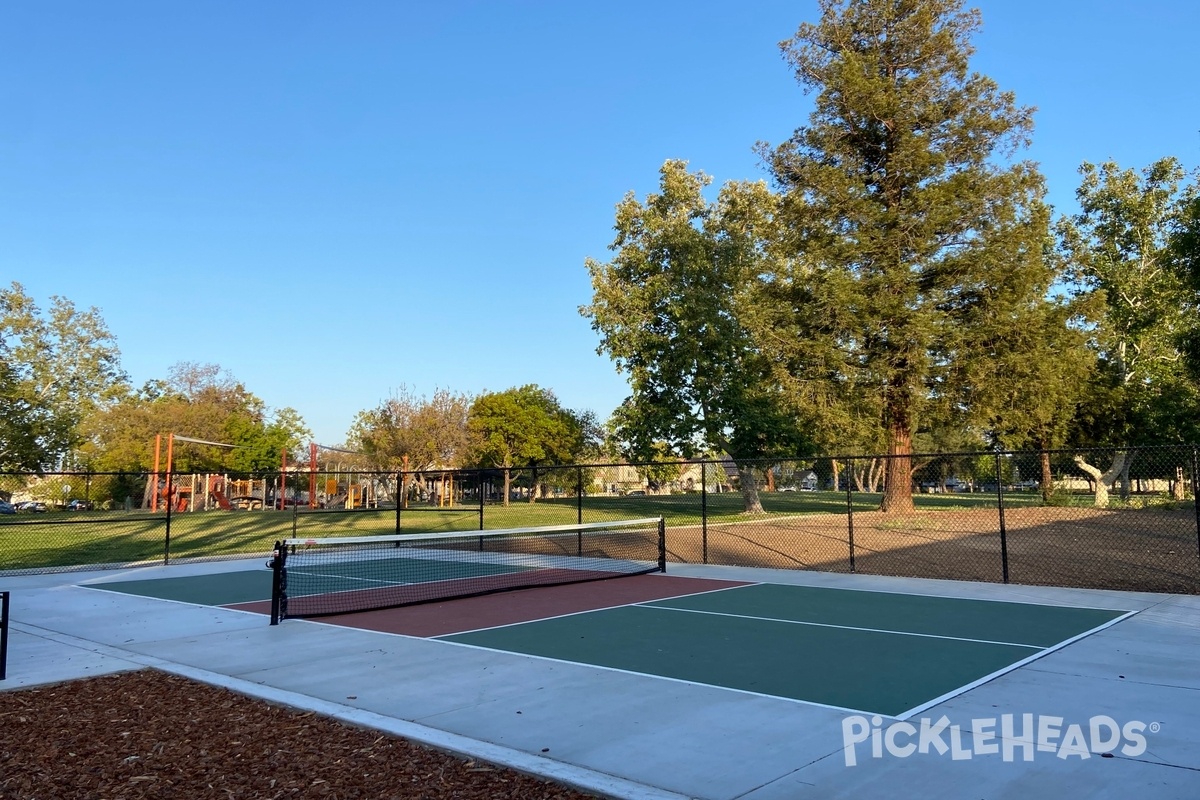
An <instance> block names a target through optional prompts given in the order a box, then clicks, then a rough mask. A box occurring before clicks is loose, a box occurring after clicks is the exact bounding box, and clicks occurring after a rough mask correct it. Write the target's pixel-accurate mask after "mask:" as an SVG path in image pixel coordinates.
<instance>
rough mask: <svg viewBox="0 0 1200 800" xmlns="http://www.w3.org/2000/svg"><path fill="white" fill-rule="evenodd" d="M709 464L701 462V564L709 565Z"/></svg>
mask: <svg viewBox="0 0 1200 800" xmlns="http://www.w3.org/2000/svg"><path fill="white" fill-rule="evenodd" d="M707 466H708V464H707V463H706V462H704V461H701V462H700V552H701V560H700V563H702V564H707V563H708V470H707V469H706V467H707Z"/></svg>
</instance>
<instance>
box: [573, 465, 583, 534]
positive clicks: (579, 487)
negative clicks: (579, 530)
mask: <svg viewBox="0 0 1200 800" xmlns="http://www.w3.org/2000/svg"><path fill="white" fill-rule="evenodd" d="M575 523H576V524H578V525H582V524H583V467H576V468H575Z"/></svg>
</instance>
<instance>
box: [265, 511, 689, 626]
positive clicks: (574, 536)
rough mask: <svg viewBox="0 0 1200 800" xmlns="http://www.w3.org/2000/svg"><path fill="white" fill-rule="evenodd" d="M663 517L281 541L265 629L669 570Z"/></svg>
mask: <svg viewBox="0 0 1200 800" xmlns="http://www.w3.org/2000/svg"><path fill="white" fill-rule="evenodd" d="M666 560H667V559H666V525H665V523H664V521H663V518H662V517H647V518H643V519H632V520H620V521H615V522H598V523H592V524H583V525H551V526H543V527H536V528H508V529H504V530H492V531H469V532H467V531H462V532H455V533H430V534H402V535H395V536H359V537H340V538H327V539H286V540H284V541H282V542H277V543H276V544H275V553H274V555H273V557H272V559H271V562H270V563H269V566H271V567H272V569H273V571H274V577H273V580H272V592H271V622H272V624H275V623H277V622H278V621H279V620H282V619H286V618H287V617H319V616H327V615H331V614H348V613H352V612H355V611H370V610H375V609H383V608H395V607H399V606H406V605H414V604H416V603H429V602H434V601H438V600H449V599H453V598H458V597H473V596H477V595H483V594H490V593H492V592H502V591H508V590H512V589H523V588H528V587H533V586H553V585H559V584H567V583H580V582H583V581H595V580H604V579H608V578H616V577H622V576H629V575H644V574H646V573H649V572H665V571H666Z"/></svg>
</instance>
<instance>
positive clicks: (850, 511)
mask: <svg viewBox="0 0 1200 800" xmlns="http://www.w3.org/2000/svg"><path fill="white" fill-rule="evenodd" d="M853 472H854V462H853V461H848V462H846V468H845V469H843V470H842V474H843V475H845V476H846V477H845V481H846V541H847V544H848V545H849V547H850V571H851V572H854V571H855V567H854V486H853V482H852V481H851V480H850V478H851V475H852V474H853Z"/></svg>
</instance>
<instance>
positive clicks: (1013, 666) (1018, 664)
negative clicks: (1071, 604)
mask: <svg viewBox="0 0 1200 800" xmlns="http://www.w3.org/2000/svg"><path fill="white" fill-rule="evenodd" d="M1138 613H1140V612H1138V611H1127V612H1126V613H1124V614H1122V615H1121V616H1119V617H1117V618H1116V619H1111V620H1109V621H1108V622H1106V623H1104V624H1103V625H1097V626H1096V627H1095V628H1092V629H1091V630H1087V631H1084V632H1083V633H1080V634H1076V635H1075V636H1072V637H1071V638H1070V639H1064V640H1063V641H1061V642H1059V643H1058V644H1056V645H1052V646H1050V647H1047V648H1046V649H1044V650H1042V651H1041V652H1040V653H1034V654H1033V655H1031V656H1029V657H1028V658H1023V659H1021V660H1020V661H1017V662H1016V663H1013V664H1009V665H1008V666H1007V667H1004V668H1003V669H998V670H996V671H995V672H993V673H991V674H990V675H984V676H983V677H982V678H978V679H976V680H974V681H972V682H971V683H968V684H967V685H965V686H960V687H959V688H958V689H955V690H954V691H952V692H946V694H944V695H942V696H940V697H935V698H933V699H932V700H929V701H927V702H925V703H922V704H921V705H919V706H914V707H913V708H910V709H908V710H907V711H905V712H903V713H902V714H901V715H900V716H899V717H897V719H899V720H906V719H908V718H909V717H911V716H913V715H914V714H919V713H921V712H922V711H925V710H927V709H930V708H932V707H934V706H936V705H938V704H939V703H944V702H945V701H947V700H950V699H952V698H954V697H957V696H958V695H960V694H963V693H964V692H969V691H970V690H971V689H974V688H976V687H978V686H982V685H983V684H985V683H987V682H989V681H992V680H995V679H996V678H999V677H1000V676H1001V675H1005V674H1007V673H1009V672H1012V671H1013V670H1015V669H1019V668H1020V667H1023V666H1025V665H1026V664H1029V663H1031V662H1033V661H1037V660H1038V659H1039V658H1043V657H1045V656H1048V655H1050V654H1051V653H1055V652H1057V651H1059V650H1061V649H1063V648H1064V647H1066V646H1067V645H1069V644H1074V643H1075V642H1078V641H1079V640H1080V639H1084V638H1086V637H1088V636H1091V635H1092V634H1093V633H1099V632H1100V631H1102V630H1104V629H1105V628H1111V627H1112V626H1113V625H1116V624H1117V623H1118V622H1122V621H1124V620H1127V619H1129V618H1130V617H1132V616H1133V615H1134V614H1138Z"/></svg>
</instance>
